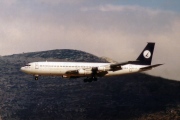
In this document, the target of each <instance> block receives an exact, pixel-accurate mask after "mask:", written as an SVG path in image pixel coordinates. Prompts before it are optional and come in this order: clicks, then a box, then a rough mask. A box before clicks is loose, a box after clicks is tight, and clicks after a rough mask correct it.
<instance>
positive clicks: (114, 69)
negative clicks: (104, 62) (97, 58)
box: [110, 61, 138, 71]
mask: <svg viewBox="0 0 180 120" xmlns="http://www.w3.org/2000/svg"><path fill="white" fill-rule="evenodd" d="M135 62H138V61H127V62H123V63H116V64H111V65H110V68H111V70H112V71H117V70H121V69H122V67H121V66H123V65H127V64H133V63H135Z"/></svg>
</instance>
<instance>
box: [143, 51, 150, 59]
mask: <svg viewBox="0 0 180 120" xmlns="http://www.w3.org/2000/svg"><path fill="white" fill-rule="evenodd" d="M143 55H144V57H145V58H147V59H148V58H150V57H151V52H150V51H149V50H145V51H144V53H143Z"/></svg>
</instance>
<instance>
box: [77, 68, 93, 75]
mask: <svg viewBox="0 0 180 120" xmlns="http://www.w3.org/2000/svg"><path fill="white" fill-rule="evenodd" d="M78 73H79V74H80V75H90V74H92V71H91V70H83V69H80V70H78Z"/></svg>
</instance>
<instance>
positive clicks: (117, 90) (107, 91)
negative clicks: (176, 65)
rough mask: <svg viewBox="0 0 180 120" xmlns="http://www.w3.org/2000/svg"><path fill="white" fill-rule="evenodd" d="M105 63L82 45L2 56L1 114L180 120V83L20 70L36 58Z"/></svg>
mask: <svg viewBox="0 0 180 120" xmlns="http://www.w3.org/2000/svg"><path fill="white" fill-rule="evenodd" d="M45 60H48V61H84V62H86V61H87V62H90V61H92V62H106V61H105V60H104V59H102V58H98V57H96V56H94V55H92V54H89V53H85V52H82V51H77V50H52V51H43V52H34V53H23V54H16V55H10V56H2V57H0V66H1V67H0V116H1V117H0V119H3V120H12V119H13V120H18V119H20V120H32V119H33V120H46V119H47V120H59V119H62V120H64V119H65V120H85V119H86V120H119V119H128V120H131V119H134V120H144V119H147V120H156V119H161V120H171V119H173V120H175V119H177V120H178V119H180V82H179V81H173V80H168V79H164V78H160V77H154V76H150V75H146V74H142V73H141V74H140V73H139V74H131V75H123V76H118V77H107V78H100V79H99V80H98V81H97V82H92V83H84V82H83V80H82V78H80V79H62V78H60V77H40V79H39V80H38V81H35V80H34V78H33V76H30V75H27V74H25V73H22V72H21V71H20V70H19V69H20V67H21V66H23V65H25V64H26V63H28V62H33V61H45Z"/></svg>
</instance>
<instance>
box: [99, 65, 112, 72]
mask: <svg viewBox="0 0 180 120" xmlns="http://www.w3.org/2000/svg"><path fill="white" fill-rule="evenodd" d="M97 69H98V71H109V70H110V69H111V68H110V67H109V66H100V67H98V68H97Z"/></svg>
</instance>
